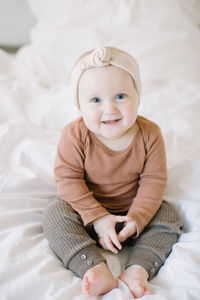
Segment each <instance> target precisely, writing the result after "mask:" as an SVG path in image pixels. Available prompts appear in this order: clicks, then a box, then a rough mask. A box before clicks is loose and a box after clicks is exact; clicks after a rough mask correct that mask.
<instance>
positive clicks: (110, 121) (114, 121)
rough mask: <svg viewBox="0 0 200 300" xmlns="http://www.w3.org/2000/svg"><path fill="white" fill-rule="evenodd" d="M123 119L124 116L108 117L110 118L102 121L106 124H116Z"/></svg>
mask: <svg viewBox="0 0 200 300" xmlns="http://www.w3.org/2000/svg"><path fill="white" fill-rule="evenodd" d="M121 120H122V118H115V119H108V120H103V121H101V123H103V124H104V125H116V124H118V123H119V122H120V121H121Z"/></svg>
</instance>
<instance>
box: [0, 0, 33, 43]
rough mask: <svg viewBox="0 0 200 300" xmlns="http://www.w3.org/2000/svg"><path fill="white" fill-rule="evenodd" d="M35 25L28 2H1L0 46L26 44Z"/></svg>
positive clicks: (0, 0)
mask: <svg viewBox="0 0 200 300" xmlns="http://www.w3.org/2000/svg"><path fill="white" fill-rule="evenodd" d="M34 23H35V19H34V17H33V16H32V15H31V12H30V10H29V7H28V4H27V2H26V0H0V46H21V45H24V44H26V43H27V42H28V41H29V31H30V29H31V27H32V26H33V25H34Z"/></svg>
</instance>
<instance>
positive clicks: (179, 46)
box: [0, 0, 200, 300]
mask: <svg viewBox="0 0 200 300" xmlns="http://www.w3.org/2000/svg"><path fill="white" fill-rule="evenodd" d="M27 3H28V6H29V8H30V10H31V12H32V14H33V15H34V17H35V18H36V20H37V22H36V24H35V26H34V28H33V29H32V30H31V32H30V43H29V44H27V45H25V46H23V47H21V48H20V49H19V51H18V52H17V53H16V54H15V55H9V54H7V53H6V52H5V51H3V50H2V49H0V143H1V147H0V191H1V193H0V252H1V255H0V299H1V300H23V299H29V300H40V299H41V300H49V299H53V300H61V299H62V300H64V299H73V300H76V299H77V300H84V299H87V298H86V297H85V296H84V295H82V294H81V280H80V279H79V278H78V277H76V276H75V275H74V274H73V273H72V272H71V271H69V270H67V269H65V268H64V267H63V265H62V262H61V261H60V260H59V259H58V258H57V257H56V255H55V254H54V253H53V252H52V250H51V249H50V247H49V244H48V241H47V240H46V239H45V238H44V234H43V230H42V214H43V211H44V209H45V206H46V205H47V203H48V201H50V200H51V199H52V198H53V197H55V195H56V185H55V182H54V178H53V166H54V158H55V153H56V145H57V142H58V139H59V136H60V131H61V129H62V128H63V127H64V125H65V124H67V123H68V122H70V121H72V120H74V119H75V118H76V117H78V116H79V112H78V111H77V110H76V107H75V105H74V103H75V101H74V100H73V96H72V91H71V89H70V85H69V77H68V75H69V72H70V70H71V67H72V65H73V63H74V61H75V59H76V58H77V57H78V56H79V55H80V54H81V53H82V52H84V51H86V50H88V49H92V48H95V47H98V46H103V45H108V46H115V47H119V48H122V49H124V50H125V51H128V52H130V53H131V54H132V55H133V56H135V58H136V59H137V61H138V63H139V65H140V70H141V77H142V83H143V95H142V100H141V105H140V109H139V113H140V114H141V115H143V116H145V117H147V118H149V119H150V120H152V121H154V122H157V123H158V124H159V126H160V127H161V129H162V133H163V136H164V140H165V144H166V149H167V163H168V176H169V179H168V186H167V190H166V194H165V200H167V201H169V202H170V203H172V204H173V205H174V206H175V207H176V208H177V209H178V211H179V214H180V215H181V217H182V219H183V222H184V228H183V234H182V235H181V237H180V238H179V240H178V242H177V243H176V244H175V245H174V247H173V249H172V252H171V253H170V255H169V257H168V258H167V260H166V263H165V265H164V266H163V267H162V268H161V269H160V271H159V273H158V274H157V276H156V277H155V278H154V279H153V280H151V281H150V283H149V286H150V290H151V294H150V295H148V296H144V297H143V298H142V299H145V300H158V299H159V300H177V299H182V300H199V299H200V267H199V266H200V183H199V178H200V119H199V112H200V2H199V1H198V0H196V1H195V0H191V1H187V0H179V1H178V0H173V1H172V0H165V1H160V0H148V1H147V0H140V1H139V0H126V1H124V0H110V1H106V0H101V1H93V0H76V1H73V0H69V1H65V0H59V1H57V0H49V1H47V0H42V1H41V0H29V1H27ZM102 253H103V255H104V256H105V257H106V259H107V261H108V265H109V267H110V269H111V270H112V272H113V274H114V275H115V276H117V275H118V274H119V273H120V270H121V268H122V266H123V259H124V257H125V256H126V250H125V249H124V250H123V251H122V253H121V254H120V256H115V255H114V254H111V253H107V252H105V251H103V250H102ZM118 284H119V285H118V288H117V289H114V290H112V291H110V292H109V293H107V294H106V295H103V296H99V297H91V299H93V300H97V299H99V300H100V299H101V300H129V299H133V297H132V295H131V293H130V291H129V290H128V288H127V286H126V285H125V284H123V282H121V281H118Z"/></svg>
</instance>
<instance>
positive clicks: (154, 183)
mask: <svg viewBox="0 0 200 300" xmlns="http://www.w3.org/2000/svg"><path fill="white" fill-rule="evenodd" d="M150 130H151V131H150ZM146 131H147V130H146ZM145 139H146V141H145V144H146V159H145V163H144V167H143V170H142V173H141V174H140V181H139V187H138V190H137V194H136V196H135V198H134V199H133V203H132V205H131V207H130V209H129V212H128V216H129V217H130V218H131V219H132V220H134V221H135V222H136V227H137V234H136V236H139V235H140V233H141V232H142V231H143V229H144V227H145V226H146V225H147V224H148V223H149V222H150V221H151V219H152V218H153V217H154V215H155V214H156V212H157V211H158V209H159V207H160V205H161V203H162V200H163V196H164V192H165V189H166V184H167V165H166V153H165V145H164V141H163V137H162V134H161V131H160V129H159V127H158V126H157V125H155V124H154V125H153V127H152V125H151V127H150V129H149V130H148V131H147V133H146V136H145ZM145 139H144V140H145Z"/></svg>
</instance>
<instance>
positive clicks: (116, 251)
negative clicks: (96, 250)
mask: <svg viewBox="0 0 200 300" xmlns="http://www.w3.org/2000/svg"><path fill="white" fill-rule="evenodd" d="M104 243H105V245H106V247H107V248H108V250H110V251H112V252H113V253H115V254H117V253H118V250H117V249H116V248H115V247H114V246H113V244H112V241H111V239H110V237H109V236H108V235H107V236H105V237H104Z"/></svg>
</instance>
